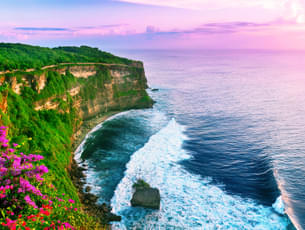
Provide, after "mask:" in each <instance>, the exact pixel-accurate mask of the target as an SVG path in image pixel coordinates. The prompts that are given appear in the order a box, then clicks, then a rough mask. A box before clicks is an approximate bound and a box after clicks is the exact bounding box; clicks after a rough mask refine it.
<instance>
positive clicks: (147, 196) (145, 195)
mask: <svg viewBox="0 0 305 230" xmlns="http://www.w3.org/2000/svg"><path fill="white" fill-rule="evenodd" d="M133 188H134V189H135V192H134V193H133V196H132V199H131V201H130V203H131V205H132V206H134V207H136V206H140V207H144V208H152V209H160V200H161V198H160V192H159V190H158V189H157V188H151V187H150V185H149V184H147V183H146V182H145V181H144V180H138V181H137V183H135V184H134V185H133Z"/></svg>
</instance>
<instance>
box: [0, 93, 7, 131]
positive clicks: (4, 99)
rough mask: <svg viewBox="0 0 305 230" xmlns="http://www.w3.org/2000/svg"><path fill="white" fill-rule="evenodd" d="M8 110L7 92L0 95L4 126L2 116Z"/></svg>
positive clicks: (0, 123) (0, 114) (0, 118)
mask: <svg viewBox="0 0 305 230" xmlns="http://www.w3.org/2000/svg"><path fill="white" fill-rule="evenodd" d="M6 110H7V92H3V93H0V111H1V112H0V125H2V114H4V113H6Z"/></svg>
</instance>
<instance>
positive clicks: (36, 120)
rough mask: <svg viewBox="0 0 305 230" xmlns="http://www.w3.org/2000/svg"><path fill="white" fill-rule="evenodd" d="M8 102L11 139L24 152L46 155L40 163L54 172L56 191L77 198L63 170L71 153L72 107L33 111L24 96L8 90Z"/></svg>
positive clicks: (74, 117) (73, 115)
mask: <svg viewBox="0 0 305 230" xmlns="http://www.w3.org/2000/svg"><path fill="white" fill-rule="evenodd" d="M26 88H28V87H26ZM29 92H30V90H29ZM27 96H29V94H27ZM7 102H8V111H7V120H8V121H7V122H6V123H9V124H8V125H9V127H10V129H9V130H10V134H11V135H14V139H13V141H15V142H17V143H19V144H22V145H21V150H22V151H24V152H31V153H36V154H41V155H43V156H45V158H46V159H47V160H45V162H43V163H44V164H45V165H46V166H47V167H48V168H49V169H50V171H51V174H52V175H54V178H53V179H54V181H53V183H54V185H55V186H56V187H57V189H58V190H59V191H62V192H65V193H67V194H69V196H70V197H71V198H73V199H74V200H76V201H78V196H77V191H76V189H75V187H74V186H73V184H72V182H71V180H70V178H69V175H68V173H67V171H66V170H65V168H66V167H67V166H68V165H69V162H70V157H71V152H70V151H71V141H70V137H71V136H72V133H73V127H74V123H75V121H76V114H75V111H74V110H71V111H70V112H69V113H59V112H58V111H55V110H43V111H35V110H34V109H33V107H32V104H31V103H30V100H23V98H22V97H21V96H19V95H17V94H15V93H14V92H12V91H11V90H9V93H8V97H7ZM67 103H68V102H67ZM58 178H60V179H58Z"/></svg>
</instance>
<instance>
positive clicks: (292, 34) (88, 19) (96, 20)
mask: <svg viewBox="0 0 305 230" xmlns="http://www.w3.org/2000/svg"><path fill="white" fill-rule="evenodd" d="M0 42H19V43H27V44H35V45H43V46H50V47H53V46H60V45H91V46H97V47H100V48H103V49H105V50H112V49H269V50H270V49H272V50H305V0H2V1H1V2H0Z"/></svg>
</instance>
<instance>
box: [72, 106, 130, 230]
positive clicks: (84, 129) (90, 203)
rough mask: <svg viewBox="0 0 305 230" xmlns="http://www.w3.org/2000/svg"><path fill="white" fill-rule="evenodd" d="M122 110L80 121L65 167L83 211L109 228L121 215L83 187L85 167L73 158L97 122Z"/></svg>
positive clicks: (88, 188)
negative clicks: (116, 213)
mask: <svg viewBox="0 0 305 230" xmlns="http://www.w3.org/2000/svg"><path fill="white" fill-rule="evenodd" d="M127 111H128V110H127ZM122 112H125V111H113V112H108V113H102V114H100V115H97V116H96V117H94V118H92V119H89V120H86V121H83V122H82V124H81V125H80V127H79V128H78V130H77V131H76V132H75V133H74V134H73V136H72V155H71V160H70V161H71V163H70V165H69V167H68V169H67V170H68V172H69V175H70V178H71V180H72V182H73V184H74V186H75V187H76V188H77V190H78V196H79V199H80V201H81V203H82V205H83V209H84V211H86V212H88V213H89V214H90V215H93V216H95V217H97V218H98V219H100V221H101V224H103V225H105V229H111V227H110V225H109V222H111V221H120V220H121V217H120V216H117V215H115V214H113V213H111V209H112V208H111V207H110V206H109V205H106V204H101V205H100V204H97V203H96V202H97V199H98V197H97V196H96V195H94V194H92V193H90V187H85V181H86V174H85V173H84V171H85V169H84V168H83V167H81V166H80V165H79V164H78V163H77V161H76V160H75V153H76V152H77V149H78V147H79V146H80V145H81V144H82V142H83V141H84V140H85V139H86V136H87V135H88V134H89V133H90V132H91V131H92V130H93V129H94V128H95V127H96V126H98V125H99V124H100V125H102V123H103V122H104V121H106V120H108V119H110V118H111V117H113V116H115V115H117V114H119V113H122Z"/></svg>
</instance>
